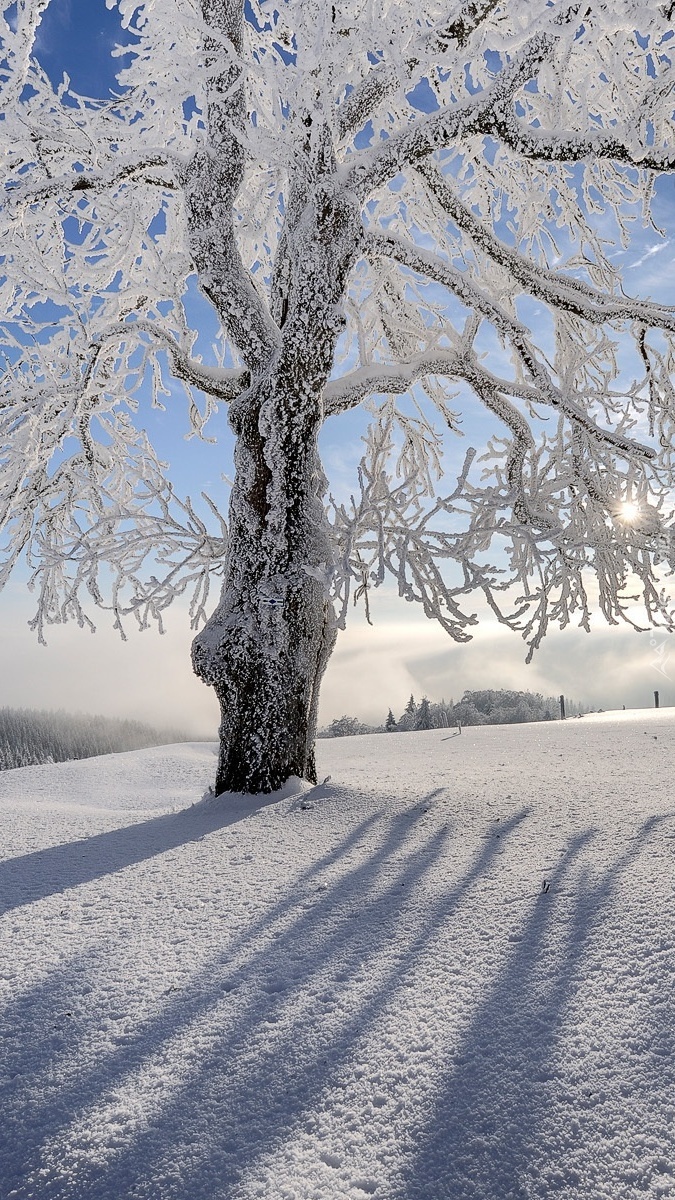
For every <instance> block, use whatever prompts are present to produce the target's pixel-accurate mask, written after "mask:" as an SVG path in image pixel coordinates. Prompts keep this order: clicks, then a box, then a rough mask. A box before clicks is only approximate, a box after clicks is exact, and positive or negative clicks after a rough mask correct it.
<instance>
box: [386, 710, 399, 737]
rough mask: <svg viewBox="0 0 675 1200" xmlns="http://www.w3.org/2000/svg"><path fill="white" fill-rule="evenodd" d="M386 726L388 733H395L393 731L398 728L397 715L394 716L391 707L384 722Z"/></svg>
mask: <svg viewBox="0 0 675 1200" xmlns="http://www.w3.org/2000/svg"><path fill="white" fill-rule="evenodd" d="M384 727H385V729H386V731H387V733H393V731H394V730H395V729H397V728H398V726H397V724H396V717H395V716H394V714H393V712H392V711H391V709H389V712H388V713H387V719H386V721H385V723H384Z"/></svg>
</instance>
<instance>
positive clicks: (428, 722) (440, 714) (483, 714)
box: [319, 688, 588, 737]
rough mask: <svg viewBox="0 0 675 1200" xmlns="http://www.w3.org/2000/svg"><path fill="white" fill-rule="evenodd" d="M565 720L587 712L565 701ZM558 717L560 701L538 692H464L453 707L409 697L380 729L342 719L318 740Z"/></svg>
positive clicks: (356, 719)
mask: <svg viewBox="0 0 675 1200" xmlns="http://www.w3.org/2000/svg"><path fill="white" fill-rule="evenodd" d="M565 708H566V713H567V716H576V715H579V714H580V713H582V712H587V711H588V709H587V708H586V707H585V706H584V705H581V704H578V703H576V702H575V701H574V700H569V699H568V698H567V697H566V698H565ZM559 717H560V699H559V697H557V696H542V694H541V693H540V692H516V691H511V690H508V689H502V690H494V689H491V688H489V689H486V690H484V691H466V692H465V693H464V695H463V696H462V699H461V700H459V701H458V703H457V704H455V703H454V701H453V700H449V701H445V700H439V701H434V700H429V699H428V697H427V696H424V697H423V698H422V700H420V702H419V704H418V703H417V701H416V700H415V697H414V696H411V697H410V699H409V700H408V703H407V704H406V706H405V708H404V710H403V712H402V713H401V716H400V717H399V718H398V720H397V719H396V717H395V716H394V714H393V712H392V710H391V709H389V712H388V713H387V718H386V720H385V722H384V724H383V725H365V724H364V723H363V722H362V721H359V720H358V718H357V717H348V716H342V717H338V718H337V719H336V720H335V721H331V723H330V725H329V726H328V727H327V729H324V730H322V731H321V733H320V734H319V737H353V736H354V735H355V734H360V733H408V732H410V731H412V730H416V729H447V728H456V727H457V726H458V725H515V724H521V723H524V722H526V721H555V720H558V719H559Z"/></svg>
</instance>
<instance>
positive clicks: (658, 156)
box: [492, 108, 675, 171]
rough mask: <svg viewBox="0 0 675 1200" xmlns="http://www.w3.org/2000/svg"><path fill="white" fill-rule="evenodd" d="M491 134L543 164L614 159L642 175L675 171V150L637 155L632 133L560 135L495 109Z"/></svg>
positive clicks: (644, 149)
mask: <svg viewBox="0 0 675 1200" xmlns="http://www.w3.org/2000/svg"><path fill="white" fill-rule="evenodd" d="M492 132H493V134H495V135H496V136H498V137H500V138H501V139H502V141H503V142H504V143H505V145H507V146H508V147H509V148H510V149H511V150H514V151H515V152H516V154H520V155H522V157H523V158H532V159H536V160H538V161H540V162H559V163H564V162H579V161H581V160H582V159H589V158H590V159H596V158H603V159H611V160H612V161H613V162H618V163H623V164H625V165H626V166H630V167H635V168H637V169H639V170H643V171H673V170H675V147H672V146H671V147H664V148H662V149H661V150H658V149H652V148H647V147H644V148H643V149H641V150H640V152H639V153H635V150H634V149H633V147H634V146H635V137H634V136H631V132H630V129H625V130H623V131H621V130H620V131H618V132H617V130H616V129H613V130H612V131H611V133H609V132H606V131H604V130H598V132H597V133H590V134H588V133H587V134H583V133H559V132H555V133H553V132H548V131H545V130H544V131H541V132H539V131H538V130H535V129H532V128H531V126H526V125H523V124H522V122H521V121H519V120H518V117H517V116H516V114H515V113H514V112H512V111H510V110H509V109H507V108H504V109H501V110H500V109H495V112H494V121H493V126H492Z"/></svg>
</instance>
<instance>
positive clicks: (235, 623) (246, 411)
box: [193, 358, 337, 795]
mask: <svg viewBox="0 0 675 1200" xmlns="http://www.w3.org/2000/svg"><path fill="white" fill-rule="evenodd" d="M288 365H289V364H288V363H287V362H286V363H285V362H284V361H283V358H282V362H281V363H280V369H279V372H278V373H277V376H276V378H273V379H272V380H267V381H265V382H264V383H259V384H258V385H257V386H255V385H254V386H253V387H252V388H251V390H250V392H249V393H248V394H247V396H246V397H244V399H243V400H242V401H241V402H239V403H238V405H237V407H236V409H235V410H234V411H233V412H232V413H231V421H232V423H233V425H234V426H235V429H236V432H237V434H238V440H237V447H236V452H235V463H236V474H235V485H234V488H233V492H232V498H231V503H230V542H229V546H228V555H227V561H226V573H225V580H224V585H223V591H222V596H221V600H220V604H219V605H218V608H217V609H216V611H215V612H214V614H213V616H212V617H211V619H210V620H209V621H208V623H207V624H206V626H205V628H204V629H203V630H202V631H201V633H200V634H199V635H198V636H197V637H196V638H195V641H194V643H193V665H194V669H195V671H196V673H197V674H198V675H199V676H200V677H201V678H202V679H203V680H204V682H205V683H208V684H211V686H212V687H213V688H214V689H215V692H216V695H217V696H218V700H219V702H220V709H221V726H220V755H219V762H218V772H217V777H216V787H215V791H216V795H219V794H220V793H222V792H226V791H232V792H250V793H258V792H270V791H274V790H276V789H277V788H279V787H281V785H282V784H283V783H284V782H285V781H286V780H287V779H288V778H289V777H291V776H294V775H296V776H299V777H300V778H303V779H308V780H310V781H311V782H316V768H315V763H314V740H315V736H316V724H317V711H318V699H319V687H320V683H321V679H322V676H323V673H324V670H325V668H326V664H327V662H328V659H329V657H330V654H331V652H332V649H333V646H334V644H335V638H336V633H337V629H336V621H335V615H334V611H333V606H332V603H331V600H330V597H329V594H328V587H329V583H330V577H331V550H330V538H329V529H328V523H327V518H326V515H325V509H324V504H323V493H324V490H325V486H326V481H325V477H324V474H323V471H322V469H321V464H320V460H319V456H318V450H317V437H318V431H319V427H320V419H319V414H320V403H319V404H318V405H317V402H316V395H315V394H312V395H310V396H308V395H307V394H306V389H304V388H298V387H297V386H295V387H293V388H290V389H289V387H288V386H287V385H284V383H283V382H282V379H283V376H284V368H287V367H288ZM312 391H313V389H312ZM303 392H305V394H304V395H303ZM310 401H311V402H310Z"/></svg>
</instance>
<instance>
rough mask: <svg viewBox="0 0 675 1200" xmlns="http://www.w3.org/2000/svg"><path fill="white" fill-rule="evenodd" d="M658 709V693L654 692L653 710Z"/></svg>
mask: <svg viewBox="0 0 675 1200" xmlns="http://www.w3.org/2000/svg"><path fill="white" fill-rule="evenodd" d="M658 707H659V693H658V692H654V708H658Z"/></svg>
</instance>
